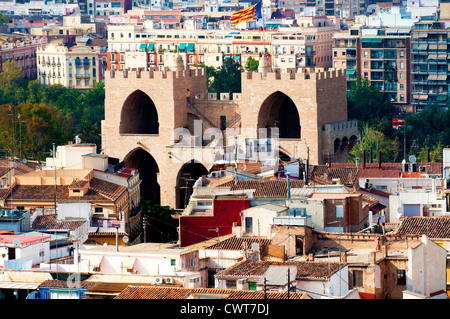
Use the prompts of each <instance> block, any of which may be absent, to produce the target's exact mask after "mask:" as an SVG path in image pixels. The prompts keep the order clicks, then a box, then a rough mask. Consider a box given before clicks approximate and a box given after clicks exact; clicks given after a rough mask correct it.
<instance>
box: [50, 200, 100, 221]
mask: <svg viewBox="0 0 450 319" xmlns="http://www.w3.org/2000/svg"><path fill="white" fill-rule="evenodd" d="M68 217H70V218H83V219H87V220H91V217H92V208H91V203H58V219H59V220H62V219H66V218H68Z"/></svg>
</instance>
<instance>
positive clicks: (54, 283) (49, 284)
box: [39, 279, 98, 289]
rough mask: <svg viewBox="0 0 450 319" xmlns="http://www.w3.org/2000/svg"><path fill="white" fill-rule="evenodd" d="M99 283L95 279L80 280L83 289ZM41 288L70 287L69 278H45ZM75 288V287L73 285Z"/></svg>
mask: <svg viewBox="0 0 450 319" xmlns="http://www.w3.org/2000/svg"><path fill="white" fill-rule="evenodd" d="M96 284H98V282H95V281H85V280H82V281H80V288H82V289H88V288H90V287H93V286H95V285H96ZM39 288H69V286H68V281H67V280H58V279H49V280H44V281H43V282H42V283H41V284H40V285H39ZM71 288H73V287H71Z"/></svg>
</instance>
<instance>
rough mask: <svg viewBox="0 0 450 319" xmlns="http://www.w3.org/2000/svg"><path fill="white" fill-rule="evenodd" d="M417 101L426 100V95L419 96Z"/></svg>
mask: <svg viewBox="0 0 450 319" xmlns="http://www.w3.org/2000/svg"><path fill="white" fill-rule="evenodd" d="M419 100H422V101H425V100H428V94H425V95H420V96H419Z"/></svg>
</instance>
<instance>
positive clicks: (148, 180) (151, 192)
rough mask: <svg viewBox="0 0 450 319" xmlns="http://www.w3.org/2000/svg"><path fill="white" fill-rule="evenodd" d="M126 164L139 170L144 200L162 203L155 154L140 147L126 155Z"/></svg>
mask: <svg viewBox="0 0 450 319" xmlns="http://www.w3.org/2000/svg"><path fill="white" fill-rule="evenodd" d="M125 166H126V167H130V168H136V169H138V170H139V177H140V179H141V180H142V183H141V196H142V197H143V198H144V200H151V201H153V202H154V203H156V204H160V200H161V199H160V187H159V184H158V180H157V174H158V173H159V168H158V164H157V163H156V161H155V159H154V158H153V156H151V155H150V154H149V153H148V152H147V151H145V150H143V149H141V148H139V149H136V150H134V151H132V152H130V153H129V154H128V155H127V156H126V157H125Z"/></svg>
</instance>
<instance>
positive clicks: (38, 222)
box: [31, 215, 87, 230]
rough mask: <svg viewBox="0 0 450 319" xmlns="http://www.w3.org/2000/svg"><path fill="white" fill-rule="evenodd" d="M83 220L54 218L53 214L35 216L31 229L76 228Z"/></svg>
mask: <svg viewBox="0 0 450 319" xmlns="http://www.w3.org/2000/svg"><path fill="white" fill-rule="evenodd" d="M86 222H87V221H85V220H70V219H68V220H56V216H55V215H44V216H37V217H36V219H35V220H34V221H33V224H32V226H31V227H32V229H70V230H76V229H78V228H80V227H81V226H82V225H83V224H84V223H86Z"/></svg>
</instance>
